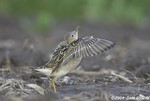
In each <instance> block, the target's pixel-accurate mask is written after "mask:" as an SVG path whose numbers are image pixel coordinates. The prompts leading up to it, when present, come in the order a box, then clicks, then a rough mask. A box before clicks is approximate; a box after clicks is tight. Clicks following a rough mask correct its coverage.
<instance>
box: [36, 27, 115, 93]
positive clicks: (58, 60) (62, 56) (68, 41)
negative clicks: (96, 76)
mask: <svg viewBox="0 0 150 101" xmlns="http://www.w3.org/2000/svg"><path fill="white" fill-rule="evenodd" d="M78 28H79V27H77V28H76V29H75V30H74V31H72V32H68V33H67V34H65V35H64V41H62V42H60V43H59V44H58V46H57V47H56V49H55V50H54V52H52V53H51V54H50V59H49V61H48V62H47V63H46V64H45V65H43V66H42V67H41V68H37V69H35V70H36V71H38V72H40V73H42V74H44V75H46V76H47V77H48V78H49V84H50V88H52V87H53V91H54V92H55V93H56V92H57V90H56V84H55V81H56V80H57V79H59V78H60V77H63V76H65V75H67V74H68V73H70V72H71V71H72V70H73V69H75V68H76V67H77V66H78V65H79V63H80V62H81V60H82V58H84V57H89V56H95V55H98V54H102V53H104V52H105V51H107V50H108V49H110V48H112V47H114V45H115V43H114V42H112V41H109V40H105V39H100V38H94V37H93V36H86V37H83V38H79V37H78Z"/></svg>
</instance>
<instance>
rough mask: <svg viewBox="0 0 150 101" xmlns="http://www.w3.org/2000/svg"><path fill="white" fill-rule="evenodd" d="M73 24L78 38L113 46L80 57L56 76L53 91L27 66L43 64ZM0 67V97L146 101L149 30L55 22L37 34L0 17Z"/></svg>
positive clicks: (13, 99) (9, 99)
mask: <svg viewBox="0 0 150 101" xmlns="http://www.w3.org/2000/svg"><path fill="white" fill-rule="evenodd" d="M78 25H80V29H79V33H80V35H79V36H80V37H83V36H90V35H92V36H95V37H99V38H105V39H108V40H111V41H114V42H115V43H116V46H115V47H114V48H113V49H111V50H110V51H108V52H107V53H105V54H102V55H99V56H95V57H89V58H85V59H83V60H82V62H81V64H80V65H79V67H78V68H77V69H76V70H74V71H72V72H71V73H70V74H68V75H67V76H66V77H62V78H60V79H59V80H58V81H57V94H55V93H53V92H51V91H50V90H49V85H48V80H47V78H46V77H45V76H43V75H41V74H39V73H33V72H32V71H31V70H32V69H33V68H37V67H39V66H41V65H44V64H45V63H46V62H47V61H48V59H49V54H50V53H51V52H52V51H53V49H55V46H56V45H57V44H58V43H59V42H60V41H62V40H63V36H64V34H65V33H67V32H69V31H72V30H74V29H75V28H76V26H78ZM0 68H1V73H0V75H1V77H0V95H1V100H0V101H5V100H6V101H41V100H43V101H109V100H110V101H111V100H115V101H116V100H118V101H126V100H128V101H130V100H131V99H132V100H131V101H134V100H133V99H136V100H139V101H141V100H142V98H143V101H149V100H150V29H148V28H137V27H133V26H131V25H110V24H109V25H108V24H104V23H92V24H91V23H85V22H80V23H77V22H76V23H74V22H59V23H56V24H55V25H54V26H53V27H52V28H51V31H49V32H48V34H44V35H42V34H40V33H38V34H37V33H35V32H32V31H27V30H26V29H25V28H24V27H23V26H22V25H21V24H20V22H19V21H16V20H13V19H4V18H3V20H2V21H1V23H0ZM29 84H36V85H38V86H39V87H42V88H40V90H39V89H38V90H37V89H36V88H33V87H29ZM140 99H141V100H140Z"/></svg>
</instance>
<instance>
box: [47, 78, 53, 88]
mask: <svg viewBox="0 0 150 101" xmlns="http://www.w3.org/2000/svg"><path fill="white" fill-rule="evenodd" d="M48 80H49V89H50V90H52V86H53V85H52V79H51V78H50V77H48Z"/></svg>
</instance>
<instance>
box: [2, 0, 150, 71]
mask: <svg viewBox="0 0 150 101" xmlns="http://www.w3.org/2000/svg"><path fill="white" fill-rule="evenodd" d="M149 6H150V1H149V0H111V1H110V0H60V1H57V0H42V1H41V0H23V1H20V0H0V65H1V67H8V66H9V67H20V66H40V65H42V64H45V63H46V62H47V61H48V59H49V55H48V54H50V53H51V52H52V51H53V49H55V47H56V46H57V44H58V43H59V42H60V41H62V40H63V39H64V38H63V36H64V34H66V33H67V32H70V31H73V30H74V29H75V28H76V27H77V26H80V29H79V33H80V35H79V36H80V37H83V36H87V35H88V36H89V35H93V36H95V37H100V38H105V39H108V40H111V41H114V42H116V43H117V47H116V48H115V49H114V52H113V54H115V56H113V59H116V60H115V61H117V62H113V63H114V67H117V68H118V67H122V66H123V65H122V64H124V63H125V64H126V62H127V64H128V65H129V67H130V65H131V64H130V62H131V63H132V64H133V63H134V65H135V66H137V65H138V66H139V64H140V63H141V61H142V63H143V61H144V63H146V64H147V63H148V61H150V58H149V56H148V54H149V46H150V45H149V44H150V42H149V39H150V34H149V32H150V29H149V26H150V7H149ZM129 56H130V57H132V58H130V60H129V59H128V57H129ZM118 57H119V58H118ZM137 57H140V59H141V57H142V59H143V57H145V58H146V60H139V58H137ZM117 58H118V59H119V60H117ZM120 58H121V59H122V58H123V60H122V61H121V62H120ZM145 58H144V59H145ZM93 59H95V60H97V61H95V60H93ZM88 60H90V58H89V59H87V60H83V62H82V65H83V68H85V69H87V70H90V69H91V67H93V65H94V67H93V68H96V69H99V67H101V68H102V67H111V68H112V64H111V65H110V66H108V63H105V62H104V61H103V60H101V59H100V57H99V56H98V57H94V58H92V60H93V61H89V62H88V64H87V61H88ZM99 61H102V62H99ZM118 61H119V62H118ZM132 61H134V62H132ZM139 61H140V62H139ZM128 62H129V63H128ZM7 64H9V65H7ZM89 64H91V65H89ZM127 64H126V65H127ZM125 67H126V66H125ZM131 67H132V66H131ZM88 68H89V69H88Z"/></svg>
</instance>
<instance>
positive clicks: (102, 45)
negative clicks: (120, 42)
mask: <svg viewBox="0 0 150 101" xmlns="http://www.w3.org/2000/svg"><path fill="white" fill-rule="evenodd" d="M76 45H77V47H76V49H75V52H74V53H75V54H76V56H83V57H88V56H94V55H97V54H100V53H103V52H105V51H107V50H108V49H110V48H112V47H113V46H114V45H115V44H114V43H113V42H111V41H108V40H105V39H100V38H93V36H89V37H84V38H82V39H80V40H79V41H77V43H76Z"/></svg>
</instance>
